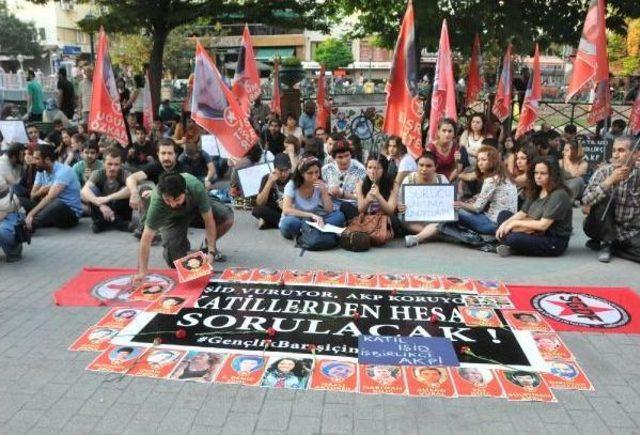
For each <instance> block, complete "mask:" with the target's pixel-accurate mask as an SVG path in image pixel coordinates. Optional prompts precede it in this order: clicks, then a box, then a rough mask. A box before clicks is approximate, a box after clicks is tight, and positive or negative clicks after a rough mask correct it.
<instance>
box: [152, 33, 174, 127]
mask: <svg viewBox="0 0 640 435" xmlns="http://www.w3.org/2000/svg"><path fill="white" fill-rule="evenodd" d="M168 35H169V32H168V31H167V30H166V28H165V26H157V27H155V28H154V29H153V32H152V37H153V45H152V47H151V56H150V57H149V87H150V88H151V102H152V104H153V117H154V118H155V117H156V116H157V113H158V104H159V102H160V88H161V86H162V60H163V56H164V46H165V44H166V42H167V36H168Z"/></svg>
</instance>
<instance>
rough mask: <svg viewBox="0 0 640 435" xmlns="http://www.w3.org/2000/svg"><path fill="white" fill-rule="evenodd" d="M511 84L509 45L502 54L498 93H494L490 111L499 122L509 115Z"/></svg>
mask: <svg viewBox="0 0 640 435" xmlns="http://www.w3.org/2000/svg"><path fill="white" fill-rule="evenodd" d="M511 82H512V77H511V44H509V46H508V47H507V52H506V53H505V54H504V59H503V60H502V72H501V73H500V81H499V82H498V91H497V93H496V99H495V101H494V102H493V109H492V110H491V111H492V112H493V114H494V115H496V116H497V117H498V119H499V120H500V122H503V121H504V120H505V119H507V118H508V117H509V115H510V114H511V99H512V98H513V93H512V92H511V86H512V83H511Z"/></svg>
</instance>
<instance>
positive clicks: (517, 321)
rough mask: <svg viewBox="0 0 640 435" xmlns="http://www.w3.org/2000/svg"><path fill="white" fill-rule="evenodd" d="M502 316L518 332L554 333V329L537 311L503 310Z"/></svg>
mask: <svg viewBox="0 0 640 435" xmlns="http://www.w3.org/2000/svg"><path fill="white" fill-rule="evenodd" d="M502 314H503V316H504V318H505V320H506V321H507V323H508V324H509V326H511V327H512V328H513V329H515V330H516V331H533V332H552V331H553V328H551V325H549V324H548V323H547V321H546V320H544V319H543V318H542V316H541V315H540V314H539V313H536V312H535V311H523V310H502Z"/></svg>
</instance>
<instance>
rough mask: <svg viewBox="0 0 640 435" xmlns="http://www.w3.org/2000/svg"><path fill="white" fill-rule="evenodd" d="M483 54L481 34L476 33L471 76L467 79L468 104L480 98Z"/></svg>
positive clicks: (470, 69)
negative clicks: (481, 50) (481, 51)
mask: <svg viewBox="0 0 640 435" xmlns="http://www.w3.org/2000/svg"><path fill="white" fill-rule="evenodd" d="M482 83H483V81H482V54H481V53H480V36H479V35H478V34H477V33H476V37H475V39H474V41H473V48H472V50H471V62H470V63H469V78H468V79H467V95H466V101H467V106H469V105H470V104H471V103H472V102H474V101H476V100H477V99H478V94H479V93H480V91H482Z"/></svg>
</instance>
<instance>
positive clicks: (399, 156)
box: [383, 135, 418, 184]
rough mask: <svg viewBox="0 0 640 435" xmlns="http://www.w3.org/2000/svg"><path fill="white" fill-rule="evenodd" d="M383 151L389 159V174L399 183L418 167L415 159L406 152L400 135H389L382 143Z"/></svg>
mask: <svg viewBox="0 0 640 435" xmlns="http://www.w3.org/2000/svg"><path fill="white" fill-rule="evenodd" d="M383 151H384V153H385V155H386V156H387V159H388V160H389V176H390V177H391V178H392V179H395V182H396V183H397V184H401V183H402V180H404V177H406V176H407V175H409V174H410V173H411V172H415V171H416V170H417V169H418V166H417V165H416V161H415V160H414V159H413V157H411V154H409V153H408V152H407V147H406V146H404V144H403V143H402V139H401V138H400V136H395V135H392V136H389V137H388V138H387V140H386V141H385V143H384V147H383Z"/></svg>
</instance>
